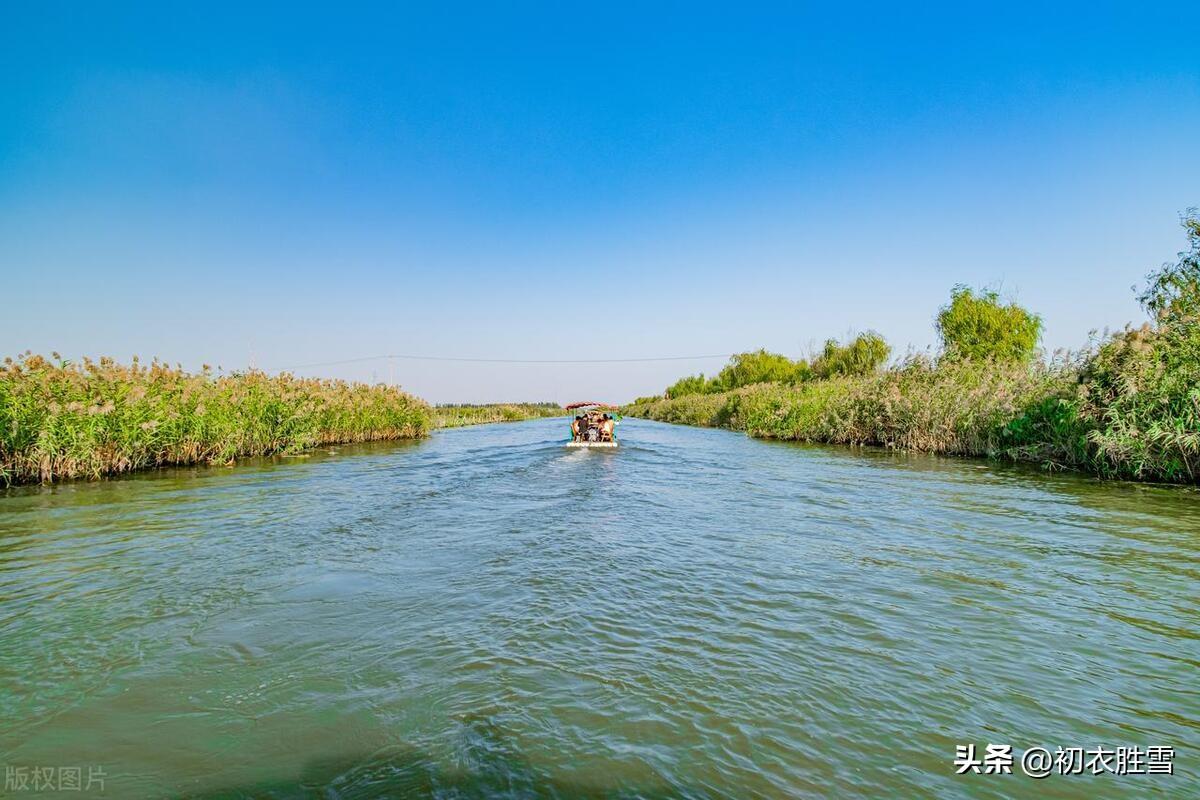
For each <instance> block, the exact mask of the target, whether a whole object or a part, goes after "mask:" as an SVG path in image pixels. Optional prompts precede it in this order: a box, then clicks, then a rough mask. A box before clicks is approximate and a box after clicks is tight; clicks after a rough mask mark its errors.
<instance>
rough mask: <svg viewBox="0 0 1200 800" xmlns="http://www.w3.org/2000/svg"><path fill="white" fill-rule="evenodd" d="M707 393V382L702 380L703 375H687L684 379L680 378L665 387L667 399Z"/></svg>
mask: <svg viewBox="0 0 1200 800" xmlns="http://www.w3.org/2000/svg"><path fill="white" fill-rule="evenodd" d="M706 391H708V382H707V381H705V380H704V374H703V373H701V374H699V375H688V376H687V377H686V378H680V379H679V380H677V381H675V383H673V384H671V385H670V386H668V387H667V392H666V395H667V397H684V396H686V395H689V394H704V393H705V392H706Z"/></svg>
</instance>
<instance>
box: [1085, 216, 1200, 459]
mask: <svg viewBox="0 0 1200 800" xmlns="http://www.w3.org/2000/svg"><path fill="white" fill-rule="evenodd" d="M1184 228H1185V230H1186V231H1187V237H1188V249H1187V250H1185V251H1184V252H1182V253H1180V254H1179V258H1178V261H1177V262H1175V263H1173V264H1166V265H1164V266H1163V267H1161V268H1160V269H1158V270H1156V271H1155V272H1152V273H1151V274H1150V275H1149V276H1148V277H1147V287H1146V289H1145V291H1144V292H1143V293H1142V295H1141V296H1140V298H1139V299H1140V300H1141V302H1142V305H1143V307H1144V308H1145V309H1146V311H1147V313H1149V314H1150V315H1152V317H1153V318H1154V322H1153V323H1147V324H1145V325H1143V326H1141V327H1140V328H1127V329H1126V330H1124V331H1121V332H1119V333H1117V334H1115V335H1113V336H1112V337H1110V338H1109V339H1108V341H1106V342H1104V343H1103V344H1102V345H1101V346H1100V347H1099V348H1097V349H1096V351H1095V352H1094V353H1093V354H1092V356H1091V357H1090V358H1089V359H1088V361H1087V363H1086V365H1085V366H1084V370H1083V374H1082V377H1081V391H1080V403H1079V411H1080V414H1081V416H1083V417H1084V418H1085V419H1086V420H1088V421H1089V422H1090V424H1091V426H1092V430H1090V432H1089V442H1090V444H1091V445H1092V446H1093V447H1094V449H1095V452H1094V457H1095V459H1096V469H1098V470H1099V471H1101V472H1103V473H1106V474H1112V475H1121V476H1130V477H1136V478H1153V479H1158V480H1169V481H1180V480H1184V481H1189V482H1196V481H1197V479H1198V478H1200V218H1197V216H1196V214H1195V212H1194V211H1193V212H1192V213H1191V215H1190V216H1188V217H1186V218H1185V219H1184Z"/></svg>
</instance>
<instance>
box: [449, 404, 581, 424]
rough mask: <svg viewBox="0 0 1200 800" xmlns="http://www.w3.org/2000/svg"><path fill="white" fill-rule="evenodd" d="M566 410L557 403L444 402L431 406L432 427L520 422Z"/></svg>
mask: <svg viewBox="0 0 1200 800" xmlns="http://www.w3.org/2000/svg"><path fill="white" fill-rule="evenodd" d="M566 413H567V412H566V411H564V410H563V408H562V406H560V405H558V404H557V403H490V404H482V405H475V404H469V403H467V404H458V403H445V404H441V405H436V406H434V407H433V427H435V428H459V427H462V426H464V425H486V424H488V423H492V422H520V421H522V420H526V419H540V418H542V417H561V416H563V415H565V414H566Z"/></svg>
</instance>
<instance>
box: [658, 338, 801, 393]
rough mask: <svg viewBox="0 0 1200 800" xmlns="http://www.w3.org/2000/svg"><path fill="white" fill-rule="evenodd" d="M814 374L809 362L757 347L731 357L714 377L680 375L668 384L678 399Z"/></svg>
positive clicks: (795, 381)
mask: <svg viewBox="0 0 1200 800" xmlns="http://www.w3.org/2000/svg"><path fill="white" fill-rule="evenodd" d="M811 375H812V370H810V369H809V366H808V362H807V361H804V360H800V361H793V360H792V359H790V358H788V357H787V356H784V355H780V354H779V353H768V352H767V351H766V350H763V349H760V350H754V351H752V352H749V353H737V354H736V355H734V356H731V357H730V359H729V363H728V364H726V365H725V367H724V368H723V369H722V370H721V371H720V372H718V373H717V374H716V375H715V376H713V377H712V378H708V379H705V377H704V375H703V374H700V375H689V376H687V377H686V378H680V379H679V380H677V381H675V383H673V384H671V385H670V386H668V387H667V391H666V393H665V394H666V396H667V397H669V398H674V399H678V398H680V397H687V396H688V395H695V394H713V393H716V392H727V391H729V390H730V389H737V388H740V387H742V386H749V385H751V384H755V383H787V384H795V383H800V382H802V381H805V380H808V378H809V377H810V376H811Z"/></svg>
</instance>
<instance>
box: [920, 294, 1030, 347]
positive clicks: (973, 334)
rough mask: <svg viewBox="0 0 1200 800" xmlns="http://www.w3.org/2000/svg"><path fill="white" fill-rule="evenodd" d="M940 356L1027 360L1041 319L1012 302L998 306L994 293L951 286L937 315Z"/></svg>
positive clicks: (997, 297) (997, 298)
mask: <svg viewBox="0 0 1200 800" xmlns="http://www.w3.org/2000/svg"><path fill="white" fill-rule="evenodd" d="M937 330H938V335H939V336H940V337H941V339H942V351H943V354H944V357H945V358H947V359H951V360H960V359H994V360H996V361H1028V360H1029V359H1031V358H1032V357H1033V355H1034V353H1035V352H1036V350H1037V344H1038V340H1039V339H1040V338H1041V335H1042V319H1041V317H1039V316H1038V315H1036V314H1033V313H1031V312H1029V311H1027V310H1026V309H1024V308H1022V307H1021V306H1019V305H1017V304H1016V303H1009V304H1008V305H1002V304H1001V302H1000V295H999V294H997V293H996V292H994V291H980V292H979V293H978V294H976V293H975V292H974V291H972V290H971V289H970V288H969V287H966V286H962V285H959V286H955V287H954V289H953V291H952V292H951V294H950V304H949V305H947V306H944V307H943V308H942V309H941V311H939V312H938V315H937Z"/></svg>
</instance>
